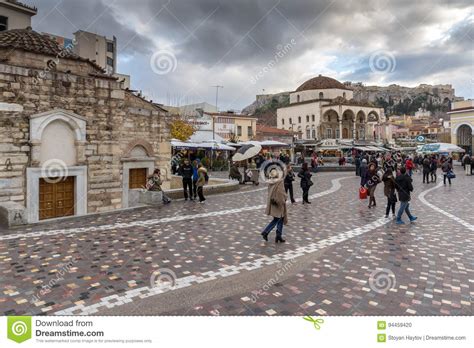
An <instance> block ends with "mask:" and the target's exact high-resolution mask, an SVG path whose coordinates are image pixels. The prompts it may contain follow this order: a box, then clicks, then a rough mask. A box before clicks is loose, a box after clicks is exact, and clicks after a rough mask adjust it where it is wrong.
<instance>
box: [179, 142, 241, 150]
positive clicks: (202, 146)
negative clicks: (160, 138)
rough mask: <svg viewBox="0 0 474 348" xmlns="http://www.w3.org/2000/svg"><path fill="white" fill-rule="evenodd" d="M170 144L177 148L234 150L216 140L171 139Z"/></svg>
mask: <svg viewBox="0 0 474 348" xmlns="http://www.w3.org/2000/svg"><path fill="white" fill-rule="evenodd" d="M171 146H172V147H174V148H177V149H212V150H216V151H235V148H234V147H232V146H228V145H224V144H221V143H218V142H203V143H192V142H183V141H179V140H175V139H173V140H172V141H171Z"/></svg>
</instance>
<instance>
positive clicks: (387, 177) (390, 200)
mask: <svg viewBox="0 0 474 348" xmlns="http://www.w3.org/2000/svg"><path fill="white" fill-rule="evenodd" d="M382 181H383V183H384V189H383V193H384V194H385V197H387V209H386V210H385V218H387V219H388V214H389V213H390V210H392V216H394V217H395V205H396V203H397V196H396V195H395V177H394V176H393V171H392V169H391V168H388V169H387V171H386V172H385V173H384V175H383V177H382Z"/></svg>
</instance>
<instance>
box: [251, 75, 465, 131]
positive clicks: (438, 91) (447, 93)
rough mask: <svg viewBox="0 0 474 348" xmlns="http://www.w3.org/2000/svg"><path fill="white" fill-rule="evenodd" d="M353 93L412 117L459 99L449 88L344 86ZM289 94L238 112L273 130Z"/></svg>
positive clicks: (438, 111) (267, 97)
mask: <svg viewBox="0 0 474 348" xmlns="http://www.w3.org/2000/svg"><path fill="white" fill-rule="evenodd" d="M344 84H345V85H346V86H347V87H349V88H351V89H352V90H353V91H354V99H355V100H356V101H369V102H372V103H373V104H375V105H376V106H378V107H381V108H384V110H385V114H386V115H403V114H407V115H413V114H414V113H415V111H418V109H419V108H424V109H426V110H428V111H431V112H432V113H433V114H435V115H444V114H445V113H446V112H447V111H449V108H450V105H451V102H453V101H456V100H459V99H462V98H458V97H456V96H455V94H454V89H453V88H452V86H451V85H449V84H447V85H427V84H421V85H419V86H417V87H404V86H399V85H390V86H385V87H380V86H364V85H363V84H362V83H351V82H345V83H344ZM290 93H291V92H283V93H278V94H262V95H257V98H256V100H255V102H253V103H252V104H250V105H249V106H247V107H246V108H244V109H243V110H242V113H243V114H247V115H254V116H257V117H258V118H259V122H260V123H263V124H266V125H269V126H276V110H277V109H278V108H280V107H284V106H288V105H289V99H290Z"/></svg>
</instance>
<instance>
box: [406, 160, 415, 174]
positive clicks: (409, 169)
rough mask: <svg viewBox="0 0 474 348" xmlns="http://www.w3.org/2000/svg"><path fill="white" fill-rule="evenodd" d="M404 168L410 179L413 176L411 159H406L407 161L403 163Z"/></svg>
mask: <svg viewBox="0 0 474 348" xmlns="http://www.w3.org/2000/svg"><path fill="white" fill-rule="evenodd" d="M405 167H406V168H407V172H408V176H410V177H411V176H412V175H413V168H414V167H415V165H414V164H413V161H412V159H411V157H408V158H407V160H406V162H405Z"/></svg>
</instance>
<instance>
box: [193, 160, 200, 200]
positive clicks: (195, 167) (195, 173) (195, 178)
mask: <svg viewBox="0 0 474 348" xmlns="http://www.w3.org/2000/svg"><path fill="white" fill-rule="evenodd" d="M198 179H199V175H198V161H197V160H194V161H193V195H192V199H193V200H194V199H196V198H197V181H198Z"/></svg>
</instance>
